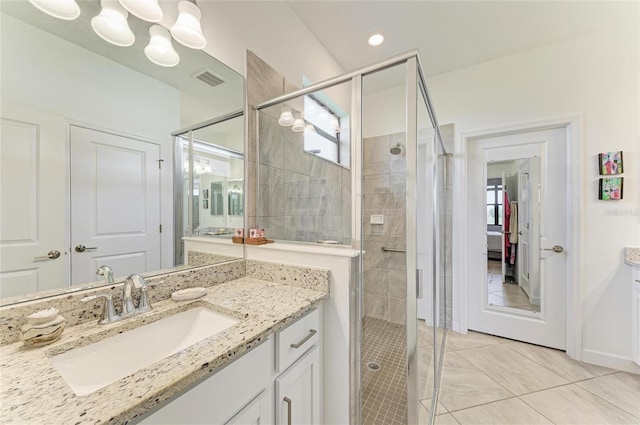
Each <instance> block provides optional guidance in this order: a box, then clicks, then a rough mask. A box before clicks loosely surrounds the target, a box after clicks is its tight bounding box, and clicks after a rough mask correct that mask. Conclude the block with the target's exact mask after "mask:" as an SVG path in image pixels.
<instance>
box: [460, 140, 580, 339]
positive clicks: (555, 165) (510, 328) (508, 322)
mask: <svg viewBox="0 0 640 425" xmlns="http://www.w3.org/2000/svg"><path fill="white" fill-rule="evenodd" d="M565 143H566V140H565V129H564V128H558V129H551V130H541V131H533V132H528V133H519V134H512V135H507V136H499V137H491V138H482V139H477V140H475V141H473V142H472V143H471V144H470V150H469V158H468V177H469V180H468V188H469V197H468V198H469V205H468V208H469V211H470V213H469V215H468V223H467V224H468V229H469V243H468V246H467V249H468V251H467V253H468V259H469V260H468V261H469V273H468V276H470V278H469V281H468V282H467V299H468V302H467V306H468V311H467V313H468V328H469V329H472V330H476V331H480V332H485V333H490V334H494V335H498V336H503V337H506V338H512V339H516V340H521V341H526V342H531V343H534V344H539V345H544V346H548V347H554V348H559V349H564V348H565V334H566V319H565V317H566V316H565V309H566V284H567V277H566V276H567V275H566V267H567V264H566V254H565V253H564V252H555V251H553V250H552V247H553V246H558V247H565V246H566V242H567V240H568V239H567V231H568V229H569V227H570V226H569V225H568V220H569V219H570V218H569V217H568V216H567V214H566V199H567V197H566V193H567V176H566V166H565V164H566V161H567V160H568V159H567V158H566V157H565V152H566V150H565ZM525 158H536V160H535V161H531V163H532V164H534V163H536V162H537V163H539V167H540V168H539V179H538V181H532V182H531V184H530V186H529V187H530V190H531V192H530V195H531V196H530V200H531V202H532V203H534V204H536V205H537V206H538V209H539V220H538V223H539V228H536V227H531V229H530V230H531V233H530V235H529V238H528V239H529V241H528V243H527V246H528V250H529V254H528V258H529V259H530V263H529V264H528V265H527V268H528V270H529V271H528V273H529V276H530V280H531V285H532V286H533V285H535V284H538V285H539V291H540V311H539V312H536V311H528V310H524V309H518V308H511V307H503V306H496V305H490V304H489V302H488V291H487V280H486V278H484V276H486V274H487V269H486V265H487V257H486V256H487V247H486V232H487V223H486V215H485V205H484V203H485V199H484V197H485V193H486V187H485V184H484V182H486V180H487V179H486V165H487V163H489V162H492V161H510V160H516V159H525ZM530 177H532V178H533V173H532V174H530ZM531 210H534V211H535V209H534V208H532V209H531ZM534 221H535V220H533V221H532V222H534ZM519 226H520V224H518V227H519ZM517 249H518V251H517V252H518V253H521V251H520V250H519V249H520V246H519V244H518V247H517ZM558 250H559V249H558V248H556V251H558ZM520 258H521V256H520V254H518V259H519V261H520ZM475 276H479V277H480V278H475Z"/></svg>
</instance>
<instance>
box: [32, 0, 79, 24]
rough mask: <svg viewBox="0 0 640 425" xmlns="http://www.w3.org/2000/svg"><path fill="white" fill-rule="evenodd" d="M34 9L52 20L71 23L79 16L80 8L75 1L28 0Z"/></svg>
mask: <svg viewBox="0 0 640 425" xmlns="http://www.w3.org/2000/svg"><path fill="white" fill-rule="evenodd" d="M29 3H31V4H32V5H34V6H35V7H36V8H38V9H39V10H41V11H42V12H44V13H46V14H47V15H51V16H53V17H54V18H58V19H64V20H65V21H71V20H74V19H76V18H77V17H78V16H80V6H78V3H76V0H29Z"/></svg>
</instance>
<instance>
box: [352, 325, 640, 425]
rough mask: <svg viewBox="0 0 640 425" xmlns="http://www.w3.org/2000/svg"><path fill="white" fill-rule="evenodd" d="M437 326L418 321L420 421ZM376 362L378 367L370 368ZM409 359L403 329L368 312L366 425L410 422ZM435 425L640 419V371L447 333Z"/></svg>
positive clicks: (600, 423) (577, 424) (426, 404)
mask: <svg viewBox="0 0 640 425" xmlns="http://www.w3.org/2000/svg"><path fill="white" fill-rule="evenodd" d="M432 332H433V331H432V330H431V328H428V327H426V326H419V327H418V344H419V345H418V349H419V351H420V352H421V353H423V355H422V356H421V359H422V360H421V362H420V363H419V364H418V370H419V372H420V377H419V378H420V379H418V381H419V385H420V388H422V391H424V392H421V394H419V399H420V402H421V404H422V407H421V409H420V416H419V417H420V424H421V425H423V424H426V423H427V419H428V416H429V415H428V411H429V408H430V405H431V403H430V401H431V399H430V388H431V387H432V382H433V380H432V369H433V364H432V363H431V356H432V352H431V351H432V350H431V349H432V346H433V333H432ZM370 361H375V362H377V363H378V364H380V369H379V370H377V371H371V370H369V369H368V368H367V367H366V364H367V363H368V362H370ZM405 362H406V330H405V327H404V326H402V325H396V324H392V323H389V322H385V321H382V320H378V319H372V318H365V320H364V322H363V346H362V379H363V412H362V413H363V415H362V418H363V424H364V425H379V424H380V425H403V424H406V423H407V406H406V399H407V393H406V372H405V371H406V369H405ZM436 424H445V425H446V424H450V425H477V424H496V425H500V424H504V425H512V424H559V425H560V424H562V425H582V424H594V425H596V424H597V425H604V424H607V425H608V424H637V425H640V376H638V375H634V374H630V373H625V372H619V371H616V370H612V369H607V368H603V367H600V366H595V365H590V364H587V363H581V362H577V361H574V360H572V359H570V358H569V357H568V356H567V355H566V354H565V353H564V352H562V351H558V350H553V349H549V348H544V347H539V346H536V345H531V344H526V343H522V342H517V341H512V340H508V339H503V338H499V337H495V336H491V335H486V334H482V333H477V332H469V333H468V334H466V335H462V334H458V333H455V332H452V331H449V332H448V334H447V346H446V353H445V360H444V370H443V373H442V382H441V385H440V398H439V402H438V407H437V410H436Z"/></svg>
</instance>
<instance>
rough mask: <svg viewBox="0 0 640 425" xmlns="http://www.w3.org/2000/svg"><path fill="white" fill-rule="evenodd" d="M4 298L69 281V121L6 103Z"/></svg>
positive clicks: (2, 140) (0, 275)
mask: <svg viewBox="0 0 640 425" xmlns="http://www.w3.org/2000/svg"><path fill="white" fill-rule="evenodd" d="M1 121H2V123H1V128H0V135H1V137H0V173H1V174H0V214H1V216H0V217H1V219H0V226H1V227H0V297H2V298H5V297H12V296H17V295H23V294H28V293H33V292H37V291H43V290H47V289H53V288H56V287H60V286H61V285H62V284H63V282H65V261H66V260H65V249H64V246H65V230H64V229H65V226H64V222H65V216H64V215H65V189H64V188H65V163H66V161H65V152H66V149H65V141H66V134H67V131H66V124H65V121H64V120H63V119H62V118H60V117H58V116H56V115H52V114H48V113H44V112H40V111H35V110H31V109H26V108H18V107H9V106H7V105H3V107H2V118H1Z"/></svg>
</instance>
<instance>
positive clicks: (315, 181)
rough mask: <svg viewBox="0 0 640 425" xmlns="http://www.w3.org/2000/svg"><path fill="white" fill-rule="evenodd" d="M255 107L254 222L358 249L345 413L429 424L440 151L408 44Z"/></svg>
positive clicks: (439, 281)
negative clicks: (367, 63)
mask: <svg viewBox="0 0 640 425" xmlns="http://www.w3.org/2000/svg"><path fill="white" fill-rule="evenodd" d="M256 109H257V110H258V116H257V134H258V141H257V144H258V164H257V177H258V183H257V187H258V190H257V198H258V199H257V203H256V205H257V209H256V222H257V226H258V227H261V228H264V229H265V231H266V233H267V234H268V235H269V236H270V238H274V239H280V240H288V241H296V242H307V243H318V242H319V243H331V244H333V243H340V244H344V245H350V246H351V248H352V249H355V250H359V252H360V255H359V269H358V276H357V279H355V280H356V282H355V284H354V285H353V287H352V290H351V293H352V297H351V298H352V302H351V308H350V315H351V329H350V334H351V346H350V356H351V360H352V361H351V371H350V375H351V378H350V386H351V388H350V394H351V400H350V403H351V409H350V411H351V418H350V423H352V424H373V423H385V424H407V423H408V424H417V423H420V424H427V423H433V421H434V417H435V408H434V406H436V403H437V395H438V394H437V392H438V382H439V375H440V371H441V363H442V358H443V353H444V341H445V338H446V327H447V321H448V320H449V319H448V317H449V315H450V312H449V311H448V309H447V306H448V305H450V302H449V301H448V299H449V293H448V291H447V289H448V288H450V282H449V281H450V276H451V272H450V270H448V269H447V267H448V265H449V264H450V259H449V258H448V257H447V256H448V255H450V254H447V253H450V252H451V250H450V249H447V248H448V245H449V244H450V242H449V241H450V231H449V227H450V216H451V208H450V201H449V199H450V189H449V186H448V184H447V181H446V176H447V173H446V171H447V167H446V166H447V164H446V162H447V158H448V157H447V154H446V150H445V148H444V144H443V141H442V136H441V133H440V129H439V127H438V122H437V120H436V117H435V114H434V111H433V107H432V104H431V100H430V98H429V94H428V91H427V87H426V83H425V79H424V74H423V72H422V67H421V64H420V59H419V57H418V53H417V51H411V52H407V53H405V54H402V55H398V56H395V57H392V58H390V59H388V60H385V61H383V62H380V63H378V64H374V65H370V66H367V67H365V68H362V69H359V70H356V71H353V72H350V73H347V74H344V75H342V76H338V77H335V78H332V79H329V80H326V81H323V82H320V83H317V84H314V85H311V86H309V87H306V88H304V89H301V90H298V91H296V92H293V93H290V94H287V95H283V96H280V97H278V98H275V99H273V100H270V101H267V102H264V103H262V104H260V105H258V106H257V107H256ZM289 115H290V117H289ZM289 118H291V119H289Z"/></svg>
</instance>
